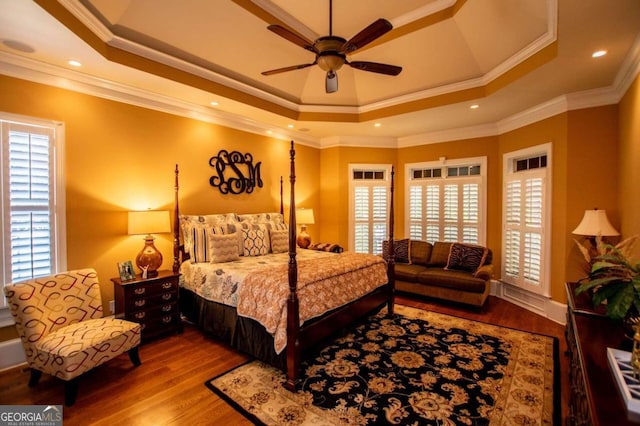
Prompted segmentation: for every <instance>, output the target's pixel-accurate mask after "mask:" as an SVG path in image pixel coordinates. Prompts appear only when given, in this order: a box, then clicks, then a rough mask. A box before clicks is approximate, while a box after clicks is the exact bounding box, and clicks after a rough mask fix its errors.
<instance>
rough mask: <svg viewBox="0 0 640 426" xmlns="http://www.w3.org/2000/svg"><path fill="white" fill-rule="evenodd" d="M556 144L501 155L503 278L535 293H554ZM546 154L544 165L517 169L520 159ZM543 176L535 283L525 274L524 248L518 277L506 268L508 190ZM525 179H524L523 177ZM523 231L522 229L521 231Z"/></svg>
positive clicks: (520, 251) (501, 278) (520, 258)
mask: <svg viewBox="0 0 640 426" xmlns="http://www.w3.org/2000/svg"><path fill="white" fill-rule="evenodd" d="M552 153H553V146H552V143H551V142H548V143H544V144H541V145H536V146H532V147H529V148H524V149H520V150H517V151H511V152H507V153H504V154H503V157H502V173H503V174H502V176H503V182H502V256H501V268H500V269H501V270H500V280H501V281H502V282H505V283H507V284H510V285H513V286H516V287H518V288H521V289H523V290H526V291H529V292H531V293H534V294H538V295H541V296H544V297H550V296H551V279H550V278H551V236H552V233H551V232H552V220H553V217H552V201H553V181H552V177H553V155H552ZM542 155H546V157H547V162H546V166H545V167H539V168H535V169H527V170H521V171H515V170H514V168H515V167H514V165H515V163H516V161H517V160H521V159H526V158H531V157H536V156H542ZM510 176H520V177H519V178H512V179H509V177H510ZM527 177H530V178H535V177H541V178H542V182H543V184H542V185H543V190H544V194H543V195H542V199H543V201H542V202H543V206H542V209H541V212H542V214H543V218H542V226H541V231H540V234H541V236H542V243H541V254H540V256H541V262H540V264H539V267H540V275H539V276H540V278H539V283H538V284H535V283H533V282H532V281H531V280H527V279H526V277H524V276H523V275H524V274H523V269H524V268H523V267H522V264H523V256H522V253H523V250H524V248H523V247H521V248H520V250H519V262H520V271H519V276H518V277H515V278H514V277H513V276H512V275H508V274H507V273H506V268H507V258H506V257H507V255H508V253H507V231H508V224H507V219H508V218H507V216H508V215H507V213H508V211H507V209H508V207H509V205H508V196H509V193H508V190H507V186H508V185H509V183H511V182H513V181H516V180H522V181H523V182H526V178H527ZM523 179H524V180H523ZM521 228H523V229H525V228H526V226H525V225H524V224H521ZM522 232H523V231H521V234H522ZM521 240H522V241H524V236H523V235H521Z"/></svg>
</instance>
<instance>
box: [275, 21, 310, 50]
mask: <svg viewBox="0 0 640 426" xmlns="http://www.w3.org/2000/svg"><path fill="white" fill-rule="evenodd" d="M267 29H268V30H270V31H273V32H274V33H276V34H278V35H279V36H280V37H282V38H285V39H287V40H289V41H290V42H291V43H293V44H297V45H298V46H300V47H302V48H303V49H307V50H309V51H311V52H313V53H318V51H317V50H316V48H315V46H314V45H313V42H312V41H310V40H307V39H306V38H304V37H302V36H300V35H298V34H296V33H294V32H292V31H290V30H288V29H286V28H285V27H282V26H280V25H275V24H274V25H269V26H268V27H267Z"/></svg>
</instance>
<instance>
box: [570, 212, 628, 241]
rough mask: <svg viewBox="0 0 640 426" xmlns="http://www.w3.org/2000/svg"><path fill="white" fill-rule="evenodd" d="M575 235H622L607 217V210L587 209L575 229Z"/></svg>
mask: <svg viewBox="0 0 640 426" xmlns="http://www.w3.org/2000/svg"><path fill="white" fill-rule="evenodd" d="M573 233H574V234H575V235H587V236H598V235H600V236H602V237H613V236H616V235H620V233H619V232H618V231H616V229H615V228H614V227H613V225H611V223H610V222H609V219H608V218H607V212H606V211H605V210H598V209H595V210H585V212H584V216H583V217H582V221H581V222H580V224H579V225H578V227H577V228H576V229H574V230H573Z"/></svg>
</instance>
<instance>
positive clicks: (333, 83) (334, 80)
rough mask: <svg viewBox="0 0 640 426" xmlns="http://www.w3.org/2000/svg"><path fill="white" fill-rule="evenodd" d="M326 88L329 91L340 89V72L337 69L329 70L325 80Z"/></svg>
mask: <svg viewBox="0 0 640 426" xmlns="http://www.w3.org/2000/svg"><path fill="white" fill-rule="evenodd" d="M324 89H325V92H327V93H334V92H337V91H338V73H337V72H335V71H331V70H329V71H327V78H326V79H325V82H324Z"/></svg>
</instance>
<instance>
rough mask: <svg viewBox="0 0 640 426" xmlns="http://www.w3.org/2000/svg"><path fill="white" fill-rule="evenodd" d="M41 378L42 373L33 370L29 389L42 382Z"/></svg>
mask: <svg viewBox="0 0 640 426" xmlns="http://www.w3.org/2000/svg"><path fill="white" fill-rule="evenodd" d="M40 377H42V371H40V370H36V369H35V368H32V369H31V377H30V378H29V387H30V388H32V387H34V386H35V385H37V384H38V382H39V381H40Z"/></svg>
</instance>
